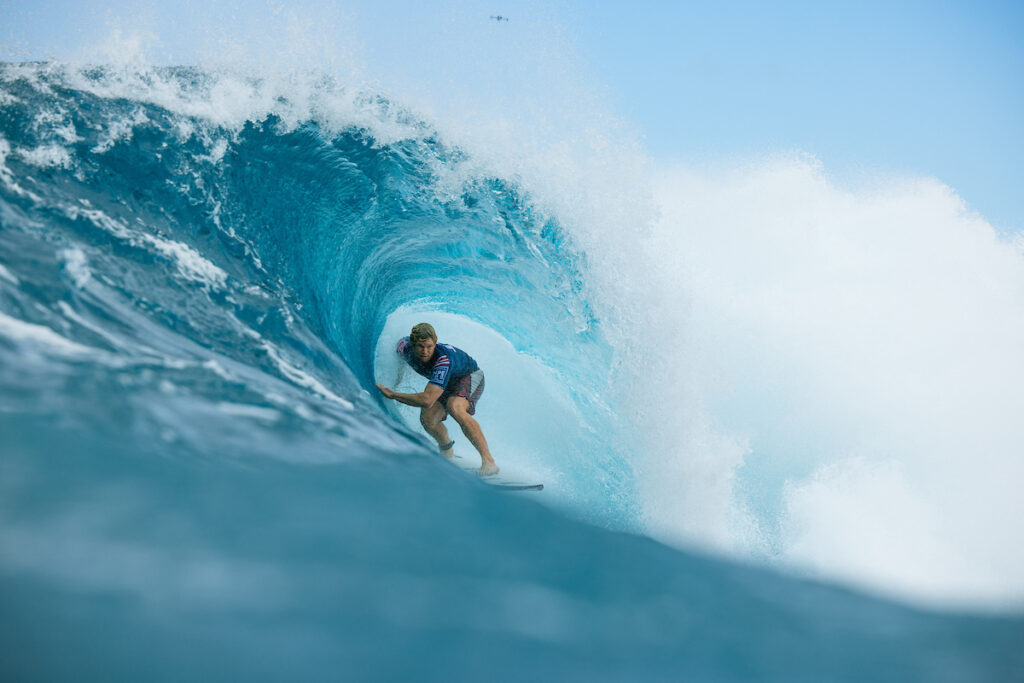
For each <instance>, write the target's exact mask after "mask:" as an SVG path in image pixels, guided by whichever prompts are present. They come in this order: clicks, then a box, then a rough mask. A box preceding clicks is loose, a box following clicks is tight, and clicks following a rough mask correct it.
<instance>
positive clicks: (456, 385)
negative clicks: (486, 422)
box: [437, 370, 484, 421]
mask: <svg viewBox="0 0 1024 683" xmlns="http://www.w3.org/2000/svg"><path fill="white" fill-rule="evenodd" d="M483 393H484V371H483V370H476V371H474V372H471V373H469V374H468V375H465V376H463V377H459V378H458V379H455V380H452V381H451V383H450V384H449V385H448V388H447V389H445V392H444V393H443V394H441V397H440V398H438V399H437V400H438V401H440V402H441V405H443V406H444V407H445V415H444V417H442V418H441V420H442V421H443V420H446V419H448V412H447V409H448V400H449V399H450V398H452V397H454V396H460V397H462V398H464V399H466V400H467V401H469V410H468V411H466V412H468V413H469V414H470V415H476V402H477V401H479V400H480V396H481V395H482V394H483Z"/></svg>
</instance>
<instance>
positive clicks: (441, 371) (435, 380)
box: [395, 337, 480, 389]
mask: <svg viewBox="0 0 1024 683" xmlns="http://www.w3.org/2000/svg"><path fill="white" fill-rule="evenodd" d="M395 351H397V352H398V355H400V356H401V357H402V358H404V359H405V362H406V363H408V364H409V365H410V366H411V367H412V369H413V370H415V371H416V372H417V373H418V374H420V375H423V376H424V377H426V378H427V379H428V380H430V381H429V382H428V384H436V385H437V386H439V387H441V388H442V389H445V388H447V387H448V382H449V380H451V379H452V378H456V379H457V378H459V377H465V376H466V375H468V374H470V373H471V372H476V371H477V370H479V369H480V366H478V365H477V364H476V361H475V360H473V358H472V356H470V355H469V354H468V353H466V352H465V351H463V350H462V349H457V348H455V347H454V346H452V345H451V344H438V345H437V347H436V348H435V349H434V355H433V356H432V357H431V358H430V360H428V361H427V362H426V363H421V362H420V361H419V359H418V358H417V357H416V355H415V354H414V353H413V348H412V342H411V341H409V338H408V337H403V338H402V340H401V341H399V342H398V347H397V348H396V349H395Z"/></svg>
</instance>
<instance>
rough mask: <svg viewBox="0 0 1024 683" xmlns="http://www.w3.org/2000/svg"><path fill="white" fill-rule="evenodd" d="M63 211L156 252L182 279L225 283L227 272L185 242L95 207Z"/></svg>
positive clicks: (210, 284) (69, 216) (214, 286)
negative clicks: (163, 235) (129, 223)
mask: <svg viewBox="0 0 1024 683" xmlns="http://www.w3.org/2000/svg"><path fill="white" fill-rule="evenodd" d="M64 212H65V214H67V216H68V218H70V219H72V220H77V219H78V218H79V217H84V218H86V219H88V220H89V221H90V222H92V223H93V224H94V225H96V226H97V227H99V228H101V229H103V230H106V231H107V232H109V233H110V234H111V235H114V236H115V237H117V238H119V239H122V240H125V241H126V242H128V243H129V244H131V245H133V246H136V247H141V248H147V249H151V250H152V251H155V252H157V253H159V254H160V255H162V256H163V257H165V258H166V259H167V260H169V261H170V262H171V263H173V264H174V266H175V268H176V269H177V272H178V274H179V275H180V276H181V277H182V278H184V279H186V280H190V281H192V282H196V283H199V284H202V285H206V286H208V287H213V288H217V289H222V288H223V287H224V286H225V285H226V284H227V279H228V274H227V273H226V272H224V270H223V269H221V268H219V267H218V266H216V265H214V264H213V263H211V262H210V261H208V260H207V259H206V258H204V257H203V256H202V255H201V254H200V253H199V252H198V251H196V250H195V249H193V248H192V247H190V246H188V245H187V244H183V243H181V242H177V241H175V240H170V239H166V238H164V237H160V236H158V235H152V234H150V233H147V232H144V231H142V230H136V229H133V228H130V227H128V226H127V225H125V223H124V222H123V221H120V220H118V219H116V218H111V217H110V216H108V215H107V214H106V213H104V212H103V211H100V210H99V209H83V208H81V207H78V206H67V207H65V208H64Z"/></svg>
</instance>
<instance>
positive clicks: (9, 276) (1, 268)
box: [0, 263, 21, 285]
mask: <svg viewBox="0 0 1024 683" xmlns="http://www.w3.org/2000/svg"><path fill="white" fill-rule="evenodd" d="M0 279H3V280H7V281H8V282H10V283H11V284H12V285H19V284H21V282H20V281H19V280H18V278H17V276H16V275H14V273H12V272H11V271H10V270H8V269H7V266H5V265H4V264H2V263H0Z"/></svg>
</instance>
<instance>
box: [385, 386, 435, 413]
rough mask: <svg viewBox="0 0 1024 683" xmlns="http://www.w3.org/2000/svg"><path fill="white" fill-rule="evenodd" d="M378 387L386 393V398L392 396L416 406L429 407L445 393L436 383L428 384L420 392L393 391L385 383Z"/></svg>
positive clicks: (391, 397)
mask: <svg viewBox="0 0 1024 683" xmlns="http://www.w3.org/2000/svg"><path fill="white" fill-rule="evenodd" d="M377 388H378V389H379V390H380V393H382V394H384V398H390V399H391V400H393V401H398V402H399V403H404V404H405V405H407V406H413V407H415V408H429V407H430V406H432V405H433V404H434V402H435V401H437V399H439V398H440V397H441V394H443V393H444V390H443V389H442V388H441V387H439V386H437V385H436V384H428V385H427V386H426V388H425V389H423V391H421V392H419V393H418V394H403V393H401V392H398V391H392V390H391V389H388V388H387V387H386V386H384V385H383V384H378V385H377Z"/></svg>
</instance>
